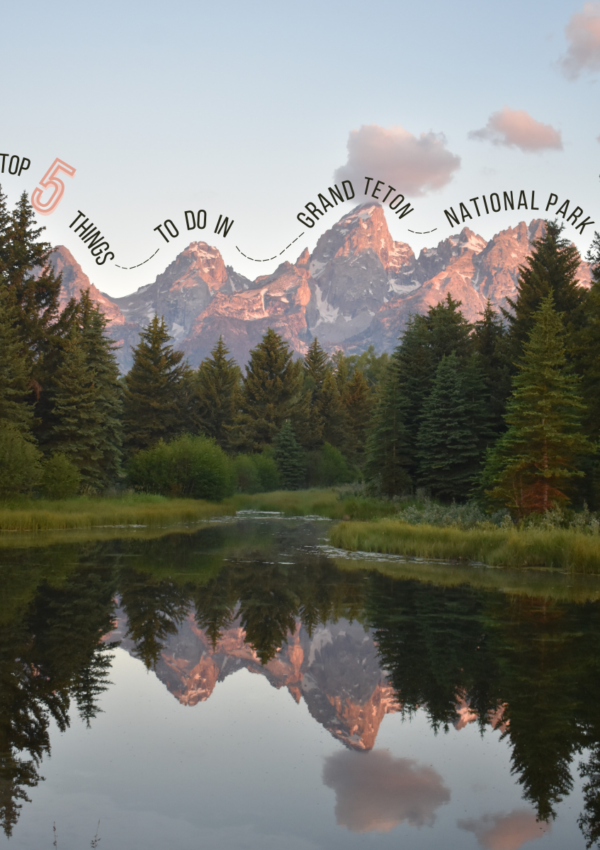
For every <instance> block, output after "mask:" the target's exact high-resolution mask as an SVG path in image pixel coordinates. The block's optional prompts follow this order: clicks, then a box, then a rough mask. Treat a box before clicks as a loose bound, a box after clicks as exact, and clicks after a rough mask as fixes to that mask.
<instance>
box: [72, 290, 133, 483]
mask: <svg viewBox="0 0 600 850" xmlns="http://www.w3.org/2000/svg"><path fill="white" fill-rule="evenodd" d="M79 317H80V319H79V320H80V324H81V335H82V336H81V342H82V346H83V349H84V352H85V356H86V362H87V368H88V370H89V371H90V372H91V373H92V374H93V381H94V390H95V398H94V413H95V417H94V421H95V423H96V436H95V438H94V442H95V446H96V450H97V451H98V452H99V457H98V459H97V461H96V466H95V470H94V482H95V483H94V486H95V487H96V488H99V489H102V488H105V487H107V486H108V485H109V484H111V483H113V482H114V481H115V480H116V478H117V477H118V475H119V471H120V467H121V455H122V451H121V448H122V443H123V426H122V414H123V401H122V395H123V393H122V389H121V384H120V382H119V367H118V364H117V358H116V357H115V353H114V351H115V347H116V346H115V343H114V342H112V340H111V339H109V337H108V336H107V335H106V325H107V320H106V317H105V316H104V314H103V313H102V311H101V310H100V309H99V308H98V307H97V306H96V305H95V304H94V303H93V301H92V299H91V298H90V295H89V291H86V292H84V293H82V295H81V299H80V302H79Z"/></svg>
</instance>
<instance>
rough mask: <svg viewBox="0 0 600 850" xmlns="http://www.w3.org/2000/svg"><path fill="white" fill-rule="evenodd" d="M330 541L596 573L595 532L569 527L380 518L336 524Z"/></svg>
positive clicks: (599, 539)
mask: <svg viewBox="0 0 600 850" xmlns="http://www.w3.org/2000/svg"><path fill="white" fill-rule="evenodd" d="M330 539H331V543H332V544H333V545H334V546H337V547H338V548H340V549H347V550H349V551H354V552H356V551H358V552H378V553H388V554H392V555H404V556H407V557H417V558H424V559H428V560H436V559H440V560H457V561H475V562H479V563H484V564H489V565H490V566H502V567H545V568H552V569H560V570H568V571H572V572H578V573H590V574H592V573H593V574H598V573H600V536H598V535H596V534H586V533H583V532H581V531H577V530H575V529H570V528H566V529H565V528H551V529H536V528H528V529H521V530H517V529H516V528H513V529H506V528H494V527H492V528H470V529H462V528H453V527H440V526H434V525H424V524H421V525H411V524H409V523H407V522H402V521H399V520H396V519H382V520H378V521H375V522H341V523H339V525H336V526H335V527H334V528H332V530H331V534H330Z"/></svg>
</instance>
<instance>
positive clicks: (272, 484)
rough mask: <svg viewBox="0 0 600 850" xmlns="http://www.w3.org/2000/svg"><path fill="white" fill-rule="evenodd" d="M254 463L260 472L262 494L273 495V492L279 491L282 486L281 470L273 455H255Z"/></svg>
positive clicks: (264, 453)
mask: <svg viewBox="0 0 600 850" xmlns="http://www.w3.org/2000/svg"><path fill="white" fill-rule="evenodd" d="M254 463H255V465H256V469H257V471H258V478H259V481H260V492H261V493H271V492H272V491H273V490H278V489H279V487H280V486H281V481H280V477H279V470H278V469H277V464H276V463H275V458H274V457H273V455H271V454H268V453H267V452H263V453H262V454H260V455H254Z"/></svg>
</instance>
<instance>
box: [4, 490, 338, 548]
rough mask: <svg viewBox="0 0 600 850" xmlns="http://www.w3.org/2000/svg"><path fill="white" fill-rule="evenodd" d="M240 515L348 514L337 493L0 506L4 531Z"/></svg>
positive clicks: (88, 500)
mask: <svg viewBox="0 0 600 850" xmlns="http://www.w3.org/2000/svg"><path fill="white" fill-rule="evenodd" d="M238 510H256V511H277V512H281V513H283V514H284V515H286V516H308V515H316V514H318V515H321V516H327V517H332V518H335V517H339V518H341V517H342V516H343V515H344V506H343V504H342V502H340V501H339V499H338V498H337V494H336V492H335V491H334V490H298V491H286V490H282V491H278V492H274V493H258V494H255V495H249V494H238V495H236V496H232V497H231V498H229V499H225V500H224V501H222V502H207V501H204V500H201V499H172V498H168V497H166V496H153V495H147V494H141V493H140V494H128V495H123V496H121V497H116V498H106V497H100V496H99V497H88V496H79V497H77V498H73V499H63V500H56V501H52V500H49V499H20V500H16V501H14V502H13V503H11V504H4V505H0V532H2V531H11V532H42V531H53V530H66V529H91V528H94V529H101V528H102V527H105V528H106V529H107V530H110V529H115V528H120V527H123V528H127V527H129V528H131V527H134V526H144V527H148V528H153V527H164V526H171V525H178V524H182V523H194V522H199V521H201V520H206V519H211V518H213V517H219V516H234V515H235V513H236V511H238ZM111 536H112V535H111ZM1 545H2V536H1V535H0V546H1Z"/></svg>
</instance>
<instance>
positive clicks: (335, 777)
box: [323, 750, 450, 832]
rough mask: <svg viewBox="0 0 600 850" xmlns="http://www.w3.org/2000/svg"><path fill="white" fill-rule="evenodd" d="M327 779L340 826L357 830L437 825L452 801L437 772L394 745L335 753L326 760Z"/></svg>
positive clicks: (324, 778) (325, 776)
mask: <svg viewBox="0 0 600 850" xmlns="http://www.w3.org/2000/svg"><path fill="white" fill-rule="evenodd" d="M323 782H324V784H325V785H327V787H328V788H332V789H333V790H334V791H335V794H336V804H335V816H336V820H337V823H338V825H339V826H344V827H346V829H349V830H351V831H352V832H372V831H375V830H376V831H378V832H390V830H392V829H394V827H396V826H398V825H399V824H401V823H403V822H404V821H408V823H409V824H411V826H418V827H420V826H423V825H425V824H427V825H431V824H432V823H433V821H434V819H435V810H436V809H437V808H438V807H439V806H441V805H443V804H444V803H448V802H449V801H450V791H449V790H448V788H446V786H445V785H444V783H443V780H442V777H441V776H440V774H439V773H438V772H437V771H435V770H433V768H431V767H425V766H422V765H419V764H418V762H416V761H414V760H413V759H405V758H394V757H393V756H392V755H391V753H390V752H389V751H388V750H378V751H374V752H373V751H372V752H368V753H356V752H340V753H335V754H334V755H332V756H329V757H328V758H327V759H326V760H325V766H324V768H323Z"/></svg>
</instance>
